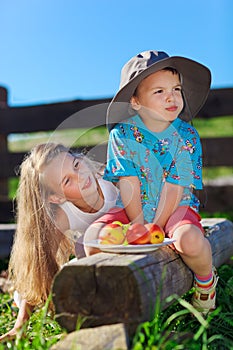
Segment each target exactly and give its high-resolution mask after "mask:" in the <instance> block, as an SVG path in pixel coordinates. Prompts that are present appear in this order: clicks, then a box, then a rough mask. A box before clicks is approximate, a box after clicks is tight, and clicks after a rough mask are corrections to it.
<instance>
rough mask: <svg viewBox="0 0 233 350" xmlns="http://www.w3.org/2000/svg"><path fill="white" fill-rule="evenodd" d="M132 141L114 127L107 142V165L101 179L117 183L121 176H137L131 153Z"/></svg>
mask: <svg viewBox="0 0 233 350" xmlns="http://www.w3.org/2000/svg"><path fill="white" fill-rule="evenodd" d="M131 143H133V140H130V139H128V138H127V137H126V134H125V133H124V132H123V131H122V130H121V129H120V127H117V126H116V127H115V128H114V129H112V130H111V132H110V135H109V141H108V152H107V165H106V168H105V172H104V176H103V178H104V179H105V180H108V181H112V182H118V181H119V178H120V177H122V176H137V171H136V165H135V164H134V162H133V160H132V157H131V151H130V150H133V145H131Z"/></svg>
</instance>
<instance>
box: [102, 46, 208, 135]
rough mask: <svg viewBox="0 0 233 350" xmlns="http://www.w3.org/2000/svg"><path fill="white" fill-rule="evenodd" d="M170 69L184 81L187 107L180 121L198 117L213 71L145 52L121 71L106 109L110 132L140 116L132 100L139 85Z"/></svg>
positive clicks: (206, 95)
mask: <svg viewBox="0 0 233 350" xmlns="http://www.w3.org/2000/svg"><path fill="white" fill-rule="evenodd" d="M168 67H170V68H174V69H176V70H177V71H178V73H179V75H180V79H181V86H182V94H183V98H184V108H183V110H182V112H181V114H180V118H181V119H183V120H185V121H190V120H191V119H192V118H193V117H195V116H196V115H197V113H198V112H199V110H200V109H201V107H202V106H203V105H204V103H205V101H206V99H207V97H208V94H209V90H210V84H211V73H210V70H209V69H208V68H207V67H206V66H204V65H202V64H201V63H198V62H196V61H193V60H191V59H189V58H185V57H180V56H168V54H167V53H165V52H163V51H152V50H151V51H144V52H141V53H139V54H138V55H136V56H135V57H133V58H131V59H130V60H129V61H128V62H127V63H126V64H125V65H124V67H123V68H122V71H121V81H120V87H119V90H118V92H117V94H116V95H115V96H114V98H113V99H112V101H111V102H110V104H109V107H108V110H107V119H106V124H107V126H108V129H109V130H111V129H112V127H113V126H114V125H115V124H117V123H119V122H120V121H122V120H124V119H127V118H129V117H131V116H132V115H134V114H136V113H137V112H136V111H135V113H134V112H133V110H132V108H131V105H130V99H131V97H132V96H133V94H134V92H135V90H136V88H137V86H138V85H139V83H140V82H141V81H142V80H143V79H145V78H146V77H148V76H149V75H150V74H153V73H155V72H158V71H159V70H162V69H164V68H168Z"/></svg>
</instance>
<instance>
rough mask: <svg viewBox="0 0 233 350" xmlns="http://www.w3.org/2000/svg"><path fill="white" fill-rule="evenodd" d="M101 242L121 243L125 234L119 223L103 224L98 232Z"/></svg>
mask: <svg viewBox="0 0 233 350" xmlns="http://www.w3.org/2000/svg"><path fill="white" fill-rule="evenodd" d="M99 240H100V243H101V244H123V243H124V241H125V235H124V233H123V228H122V226H121V225H119V223H110V224H107V225H105V226H104V227H103V228H102V229H101V230H100V233H99Z"/></svg>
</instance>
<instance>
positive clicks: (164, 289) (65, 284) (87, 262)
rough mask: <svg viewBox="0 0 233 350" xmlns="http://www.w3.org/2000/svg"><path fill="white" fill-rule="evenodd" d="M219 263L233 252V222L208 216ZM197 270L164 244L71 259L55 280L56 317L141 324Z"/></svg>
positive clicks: (69, 323) (65, 322)
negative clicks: (148, 250)
mask: <svg viewBox="0 0 233 350" xmlns="http://www.w3.org/2000/svg"><path fill="white" fill-rule="evenodd" d="M203 225H204V226H205V227H206V230H207V238H208V239H209V241H210V243H211V246H212V251H213V261H214V264H215V266H216V267H218V266H220V265H221V264H223V263H224V262H226V261H227V260H228V259H229V258H230V257H231V256H232V255H233V223H232V222H230V221H228V220H225V219H205V220H203ZM192 282H193V275H192V273H191V271H190V270H189V269H188V268H187V266H186V265H185V264H184V263H183V261H182V260H181V258H180V257H179V255H177V254H176V253H175V252H174V251H173V250H172V249H171V248H169V247H164V248H161V249H158V250H156V251H155V252H151V253H147V254H110V253H99V254H96V255H93V256H90V257H87V258H83V259H80V260H76V259H75V260H73V261H71V262H70V263H68V264H66V265H65V266H64V267H63V268H62V270H61V271H60V272H59V273H58V274H57V275H56V277H55V279H54V283H53V286H52V293H53V302H54V305H55V310H56V317H57V320H58V322H59V323H60V324H61V326H62V327H65V328H66V329H67V330H68V331H73V330H75V327H76V322H77V317H78V315H79V316H81V317H83V320H84V323H83V324H82V327H83V328H86V327H94V326H100V325H104V324H112V323H118V322H122V323H124V324H126V325H127V326H128V327H129V329H131V330H135V329H136V327H137V325H138V324H139V323H141V322H143V321H146V320H150V319H152V318H153V315H154V307H155V302H156V300H157V299H159V300H160V302H161V303H162V308H163V309H164V308H166V307H167V306H168V304H166V302H165V299H166V298H167V297H168V296H170V295H172V294H176V295H179V296H182V295H183V294H184V293H185V292H187V291H188V290H189V289H190V288H191V286H192Z"/></svg>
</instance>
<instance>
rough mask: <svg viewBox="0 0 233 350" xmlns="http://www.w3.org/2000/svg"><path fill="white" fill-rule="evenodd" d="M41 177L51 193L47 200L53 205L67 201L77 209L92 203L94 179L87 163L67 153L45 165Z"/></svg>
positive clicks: (94, 188)
mask: <svg viewBox="0 0 233 350" xmlns="http://www.w3.org/2000/svg"><path fill="white" fill-rule="evenodd" d="M42 176H43V182H44V183H45V184H46V185H47V187H48V188H49V189H50V191H51V195H50V197H49V200H50V201H51V202H53V203H62V202H64V201H66V200H68V201H70V202H72V203H74V204H75V205H77V206H78V207H79V206H83V205H82V203H83V202H86V203H88V202H89V201H90V202H92V200H91V199H92V196H93V195H95V194H96V191H97V182H96V178H95V176H94V174H93V173H92V171H91V169H90V168H89V167H88V165H87V161H86V160H85V159H83V158H82V157H74V156H73V155H71V154H69V153H65V152H63V153H61V154H59V155H58V156H56V157H55V158H54V159H53V160H52V161H51V162H50V163H49V164H48V165H46V167H45V169H44V171H43V174H42Z"/></svg>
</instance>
